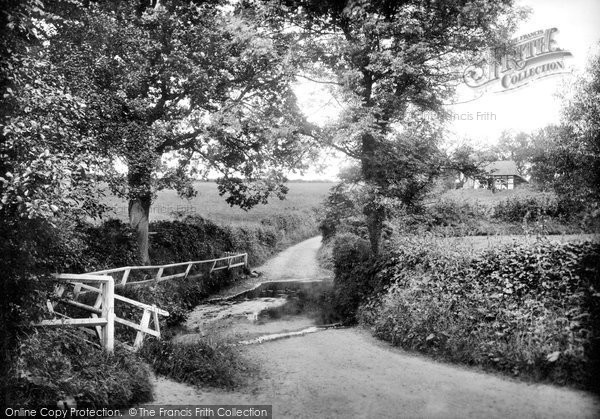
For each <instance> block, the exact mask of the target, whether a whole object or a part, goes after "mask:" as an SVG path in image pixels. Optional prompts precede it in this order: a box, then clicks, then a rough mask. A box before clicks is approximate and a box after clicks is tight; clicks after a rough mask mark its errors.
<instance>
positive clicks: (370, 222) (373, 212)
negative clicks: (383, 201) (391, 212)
mask: <svg viewBox="0 0 600 419" xmlns="http://www.w3.org/2000/svg"><path fill="white" fill-rule="evenodd" d="M365 215H366V216H367V229H368V230H369V241H370V242H371V252H372V253H373V255H374V256H377V255H378V254H379V249H380V247H381V232H382V231H383V222H384V221H385V212H384V210H383V209H382V208H369V207H367V208H366V209H365Z"/></svg>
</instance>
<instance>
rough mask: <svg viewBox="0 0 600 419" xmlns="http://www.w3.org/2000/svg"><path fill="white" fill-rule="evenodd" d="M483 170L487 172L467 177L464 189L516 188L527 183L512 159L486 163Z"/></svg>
mask: <svg viewBox="0 0 600 419" xmlns="http://www.w3.org/2000/svg"><path fill="white" fill-rule="evenodd" d="M483 170H484V171H485V172H486V173H487V174H486V175H481V176H479V177H477V178H466V180H465V182H464V183H463V185H462V187H463V189H492V190H499V189H515V188H517V187H519V185H522V184H523V183H527V180H525V179H524V178H523V176H521V174H520V173H519V170H518V169H517V164H516V163H515V162H514V161H512V160H498V161H494V162H491V163H489V164H488V165H486V166H485V167H484V168H483Z"/></svg>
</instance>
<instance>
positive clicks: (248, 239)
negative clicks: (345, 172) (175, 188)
mask: <svg viewBox="0 0 600 419" xmlns="http://www.w3.org/2000/svg"><path fill="white" fill-rule="evenodd" d="M150 230H151V231H152V232H153V233H154V234H152V235H151V236H150V259H151V260H152V263H153V264H168V263H175V262H185V261H189V260H202V259H211V258H215V257H221V256H222V255H223V253H224V252H233V251H238V252H246V253H248V263H249V264H250V265H251V266H256V265H259V264H260V263H262V262H264V261H265V260H266V259H267V258H268V257H269V256H271V255H272V254H273V253H275V252H276V251H277V250H280V248H281V247H283V246H286V245H289V244H292V243H295V242H298V241H300V240H303V239H306V238H308V237H311V236H314V235H316V234H317V233H318V230H317V222H316V219H315V217H314V215H313V214H311V213H309V212H296V213H290V214H285V215H273V216H271V217H269V218H266V219H264V220H263V222H262V224H261V225H249V226H220V225H218V224H215V223H213V222H211V221H210V220H206V219H203V218H202V217H199V216H191V217H188V218H186V219H184V220H183V221H159V222H154V223H151V224H150ZM82 231H83V233H82V235H83V239H84V242H85V244H86V246H87V247H86V250H85V251H84V252H83V253H84V254H83V259H84V260H85V264H84V265H85V266H86V268H87V269H86V270H87V271H90V270H92V269H103V268H116V267H120V266H130V265H136V264H137V263H136V246H137V244H136V240H135V235H134V231H133V230H132V229H131V228H130V227H129V226H128V225H127V224H124V223H123V222H121V221H118V220H109V221H107V222H105V223H103V224H102V225H100V226H91V225H88V226H85V227H84V228H82ZM92 266H93V268H91V267H92Z"/></svg>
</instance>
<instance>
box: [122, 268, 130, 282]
mask: <svg viewBox="0 0 600 419" xmlns="http://www.w3.org/2000/svg"><path fill="white" fill-rule="evenodd" d="M129 272H131V269H127V270H126V271H125V272H123V277H122V278H121V285H125V284H126V283H127V279H128V278H129Z"/></svg>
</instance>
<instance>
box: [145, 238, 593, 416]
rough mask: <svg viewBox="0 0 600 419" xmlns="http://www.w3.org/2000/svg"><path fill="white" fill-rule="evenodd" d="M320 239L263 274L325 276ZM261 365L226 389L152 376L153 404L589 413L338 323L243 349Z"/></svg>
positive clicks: (360, 411) (581, 405)
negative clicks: (252, 374) (331, 327)
mask: <svg viewBox="0 0 600 419" xmlns="http://www.w3.org/2000/svg"><path fill="white" fill-rule="evenodd" d="M318 247H319V238H313V239H310V240H307V241H305V242H302V243H300V244H299V245H296V246H294V247H291V248H289V249H287V250H286V251H285V252H283V253H281V254H280V255H278V256H277V257H275V258H273V259H272V260H270V261H269V263H267V264H266V265H265V266H263V267H262V268H260V270H262V271H263V272H264V277H265V278H267V279H269V280H275V279H286V278H304V279H309V278H312V277H322V276H323V275H326V272H324V271H322V270H321V269H320V268H318V267H317V264H316V261H315V254H316V251H317V249H318ZM242 351H243V353H244V355H245V356H246V357H247V358H249V359H250V360H251V361H252V362H254V363H256V364H257V365H259V366H260V373H259V375H258V376H257V377H255V378H254V379H253V381H252V382H251V383H249V384H248V386H246V387H244V388H242V389H240V390H238V391H235V392H227V391H221V390H213V389H194V388H192V387H189V386H186V385H182V384H178V383H174V382H172V381H170V380H167V379H164V378H158V379H157V381H156V390H155V392H156V401H155V403H156V404H170V405H173V404H203V405H206V404H272V405H273V417H274V418H398V417H400V418H402V417H410V418H412V417H435V418H438V417H439V418H450V417H456V418H593V417H600V402H599V401H598V400H597V399H596V398H595V397H594V396H592V395H591V394H588V393H584V392H578V391H573V390H569V389H565V388H558V387H554V386H546V385H532V384H526V383H522V382H517V381H513V380H510V379H507V378H504V377H500V376H496V375H491V374H484V373H481V372H478V371H476V370H472V369H466V368H462V367H457V366H453V365H447V364H441V363H438V362H434V361H432V360H430V359H427V358H425V357H421V356H418V355H414V354H409V353H406V352H404V351H402V350H399V349H397V348H393V347H391V346H390V345H388V344H387V343H384V342H381V341H378V340H376V339H374V338H373V337H371V336H370V334H369V333H368V332H367V331H364V330H361V329H358V328H352V329H337V330H326V331H322V332H317V333H313V334H309V335H305V336H302V337H294V338H289V339H284V340H279V341H273V342H268V343H264V344H260V345H250V346H246V347H243V348H242Z"/></svg>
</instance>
